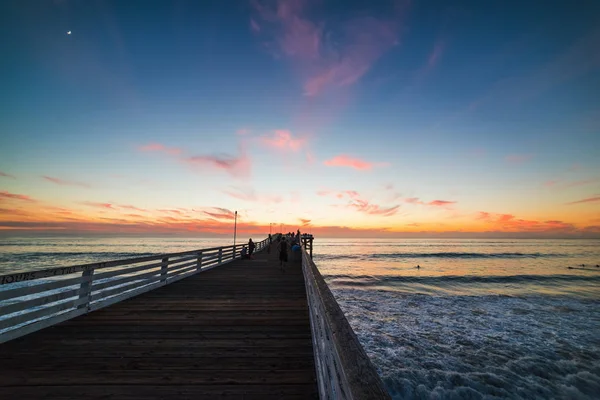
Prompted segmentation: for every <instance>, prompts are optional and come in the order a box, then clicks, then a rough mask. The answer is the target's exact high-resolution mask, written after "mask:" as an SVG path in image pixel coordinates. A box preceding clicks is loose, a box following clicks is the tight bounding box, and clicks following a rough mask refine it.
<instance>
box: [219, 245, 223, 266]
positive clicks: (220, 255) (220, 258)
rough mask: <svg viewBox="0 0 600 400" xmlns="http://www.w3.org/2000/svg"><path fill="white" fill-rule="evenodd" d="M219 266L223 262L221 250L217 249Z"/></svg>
mask: <svg viewBox="0 0 600 400" xmlns="http://www.w3.org/2000/svg"><path fill="white" fill-rule="evenodd" d="M218 260H219V264H221V263H222V262H223V248H222V247H219V258H218Z"/></svg>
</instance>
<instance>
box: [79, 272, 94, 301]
mask: <svg viewBox="0 0 600 400" xmlns="http://www.w3.org/2000/svg"><path fill="white" fill-rule="evenodd" d="M93 274H94V268H88V269H85V270H83V273H82V274H81V286H79V299H85V302H84V303H81V304H79V305H78V306H77V308H79V309H80V308H89V307H90V295H91V293H92V275H93Z"/></svg>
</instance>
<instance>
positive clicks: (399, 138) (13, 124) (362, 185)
mask: <svg viewBox="0 0 600 400" xmlns="http://www.w3.org/2000/svg"><path fill="white" fill-rule="evenodd" d="M451 3H454V4H453V5H452V4H451ZM0 20H1V21H2V23H1V24H0V26H1V28H0V30H2V41H1V42H0V54H1V56H0V57H1V60H2V61H0V66H1V69H0V71H1V75H0V80H1V88H2V97H1V99H2V102H1V110H2V111H1V117H0V230H2V231H4V233H6V232H10V233H14V234H21V233H24V232H30V231H32V232H47V231H50V232H56V233H57V234H60V233H83V232H101V233H114V234H117V233H149V234H165V233H178V234H187V233H191V234H198V235H208V236H210V235H215V234H230V232H232V230H233V228H232V226H233V212H234V211H236V210H237V211H238V215H239V217H238V229H239V232H241V233H248V234H251V233H254V234H266V233H268V232H269V224H270V223H272V224H273V225H274V228H273V232H275V231H278V230H279V226H280V224H282V225H283V229H284V230H285V231H288V230H296V229H298V228H300V229H301V230H304V231H311V232H313V233H315V234H317V235H322V236H357V237H358V236H369V237H390V236H398V237H405V236H418V237H421V236H437V235H440V234H441V235H445V236H453V235H460V236H475V237H479V236H517V237H546V236H556V237H600V2H597V1H580V2H568V1H564V2H542V1H493V2H492V1H459V2H449V1H426V2H421V1H413V2H410V1H392V0H389V1H373V2H367V1H354V2H352V1H348V0H344V1H339V0H331V1H328V0H320V1H319V0H314V1H310V0H289V1H285V0H280V1H261V0H256V1H254V0H247V1H246V0H243V1H234V0H231V1H222V0H221V1H173V2H171V1H165V2H159V1H130V0H128V1H75V0H72V1H70V0H53V1H50V0H48V1H42V0H40V1H25V0H19V1H16V0H15V1H3V2H1V4H0Z"/></svg>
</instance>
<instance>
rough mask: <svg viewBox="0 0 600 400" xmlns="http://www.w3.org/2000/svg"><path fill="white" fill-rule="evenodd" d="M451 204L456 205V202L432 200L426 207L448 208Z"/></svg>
mask: <svg viewBox="0 0 600 400" xmlns="http://www.w3.org/2000/svg"><path fill="white" fill-rule="evenodd" d="M452 204H456V201H448V200H433V201H430V202H429V203H427V205H428V206H435V207H446V206H450V205H452Z"/></svg>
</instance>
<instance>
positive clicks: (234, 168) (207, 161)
mask: <svg viewBox="0 0 600 400" xmlns="http://www.w3.org/2000/svg"><path fill="white" fill-rule="evenodd" d="M239 153H240V154H239V155H238V156H231V155H228V154H220V155H201V156H193V157H187V158H184V159H183V161H184V162H186V163H188V164H190V165H193V166H206V167H212V168H216V169H220V170H223V171H225V172H227V173H228V174H230V175H231V176H233V177H235V178H247V177H249V176H250V175H251V163H250V158H249V157H248V155H247V154H246V152H245V150H244V149H243V147H240V152H239Z"/></svg>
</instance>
